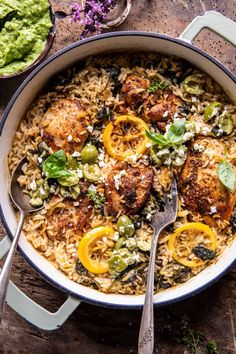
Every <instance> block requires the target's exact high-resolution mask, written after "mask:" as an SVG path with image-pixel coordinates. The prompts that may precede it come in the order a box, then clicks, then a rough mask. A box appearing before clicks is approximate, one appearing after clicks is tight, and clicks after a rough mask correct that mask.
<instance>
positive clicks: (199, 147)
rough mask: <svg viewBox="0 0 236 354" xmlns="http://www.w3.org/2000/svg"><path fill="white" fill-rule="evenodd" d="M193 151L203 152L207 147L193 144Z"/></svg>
mask: <svg viewBox="0 0 236 354" xmlns="http://www.w3.org/2000/svg"><path fill="white" fill-rule="evenodd" d="M193 149H194V151H197V152H202V151H203V150H204V149H205V147H204V146H203V145H200V144H197V143H195V144H193Z"/></svg>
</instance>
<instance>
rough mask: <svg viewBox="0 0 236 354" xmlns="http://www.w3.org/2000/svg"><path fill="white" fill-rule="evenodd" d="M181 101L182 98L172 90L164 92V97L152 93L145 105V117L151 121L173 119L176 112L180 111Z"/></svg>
mask: <svg viewBox="0 0 236 354" xmlns="http://www.w3.org/2000/svg"><path fill="white" fill-rule="evenodd" d="M181 103H182V101H181V99H180V98H178V97H176V96H175V95H174V94H173V93H172V92H170V91H168V92H166V93H164V95H163V97H160V96H158V95H157V94H152V95H150V96H149V98H148V100H147V101H146V102H145V105H144V114H145V117H146V119H147V120H148V121H149V122H163V121H168V120H173V116H174V114H175V113H179V108H178V107H179V106H181Z"/></svg>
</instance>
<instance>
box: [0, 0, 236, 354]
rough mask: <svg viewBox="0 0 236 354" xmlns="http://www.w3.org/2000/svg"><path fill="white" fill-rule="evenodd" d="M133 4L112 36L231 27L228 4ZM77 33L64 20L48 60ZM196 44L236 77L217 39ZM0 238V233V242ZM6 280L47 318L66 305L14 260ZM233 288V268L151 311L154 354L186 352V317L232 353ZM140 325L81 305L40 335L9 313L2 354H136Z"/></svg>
mask: <svg viewBox="0 0 236 354" xmlns="http://www.w3.org/2000/svg"><path fill="white" fill-rule="evenodd" d="M51 2H52V5H53V8H54V9H55V10H59V9H60V10H68V9H69V5H70V4H72V3H73V2H74V1H61V0H52V1H51ZM133 3H134V6H133V8H132V10H131V13H130V16H129V18H128V20H127V21H126V22H125V23H123V24H122V25H121V26H120V27H119V28H117V29H116V30H147V31H148V30H149V31H158V32H160V33H165V34H168V35H171V36H175V37H176V36H178V35H179V34H180V33H181V32H182V31H183V29H184V28H185V27H186V25H187V24H188V23H189V22H190V21H191V20H192V19H193V18H194V17H195V16H196V15H199V14H201V13H202V12H203V11H206V10H216V11H219V12H220V13H222V14H224V15H225V16H228V17H229V18H231V19H232V20H236V2H235V1H234V0H228V1H221V0H217V1H210V0H205V1H203V0H201V1H194V0H193V1H191V0H173V1H171V0H167V1H160V0H133ZM80 30H81V28H79V27H78V25H71V24H69V23H68V20H63V21H62V22H60V23H59V22H58V23H57V35H56V38H55V42H54V45H53V48H52V50H51V52H50V54H52V53H53V52H55V51H57V50H59V49H60V48H62V47H64V46H65V45H68V44H70V43H73V42H75V41H76V40H78V39H79V33H80ZM194 44H195V45H197V46H198V47H200V48H202V49H204V50H206V51H207V52H209V53H210V54H212V55H213V56H215V57H216V58H217V59H219V60H220V61H222V62H223V63H224V64H225V65H226V66H227V67H228V68H229V69H231V70H232V71H233V72H234V73H236V65H235V59H236V49H235V48H233V47H232V46H230V45H229V44H228V43H226V42H225V41H224V40H223V39H221V38H220V37H218V36H217V35H216V34H214V33H211V32H209V31H208V30H204V31H202V33H201V34H200V35H199V36H198V37H197V39H196V40H195V41H194ZM20 82H21V80H19V79H18V80H9V81H8V82H4V83H0V109H1V110H2V109H3V108H4V107H5V106H6V104H7V103H8V101H9V99H10V98H11V96H12V94H13V93H14V91H15V90H16V88H17V87H18V85H19V84H20ZM4 234H5V232H4V229H3V227H1V228H0V238H1V237H3V235H4ZM11 278H12V280H13V281H14V282H15V284H16V285H17V286H19V287H20V288H21V289H22V290H23V291H24V292H25V293H26V294H27V295H29V296H30V297H31V298H32V299H34V300H35V301H37V302H38V303H39V304H41V305H43V306H44V307H45V308H47V309H49V310H51V311H55V310H56V309H57V308H58V307H59V306H60V305H61V304H62V303H63V301H64V300H65V299H66V294H63V293H62V292H60V291H58V290H57V289H55V288H53V287H52V286H51V285H49V284H48V283H46V282H45V281H44V280H42V279H41V278H40V277H39V276H38V275H37V274H36V273H35V271H34V270H32V268H31V267H30V266H29V265H28V264H27V263H26V262H25V261H24V260H23V259H22V257H21V256H20V255H19V254H17V255H16V257H15V261H14V266H13V271H12V276H11ZM235 284H236V268H233V269H232V270H231V271H230V272H229V273H228V274H227V275H225V276H224V277H223V278H222V279H221V280H220V281H219V282H218V283H217V284H215V285H213V286H212V287H211V288H209V289H208V290H206V291H204V292H203V293H201V294H199V295H197V296H195V297H193V298H190V299H188V300H186V301H183V302H181V303H178V304H175V305H171V306H169V307H168V308H161V309H155V321H156V323H155V343H156V344H155V352H157V349H159V351H158V353H160V354H180V353H184V352H185V348H184V346H183V345H182V344H180V343H178V341H177V340H176V338H179V337H181V323H182V321H183V318H185V316H187V317H188V318H189V321H190V322H191V324H192V326H193V327H195V328H198V329H200V330H201V331H202V332H203V333H204V335H205V336H206V337H207V338H208V339H215V340H216V341H217V342H218V343H219V353H221V354H233V353H236V336H235V331H236V300H235V298H236V297H235V295H236V288H235ZM140 319H141V311H138V310H135V311H134V310H132V311H128V310H126V311H123V310H122V311H121V310H111V309H103V308H99V307H95V306H92V305H89V304H85V303H83V304H82V305H81V306H80V307H79V308H78V309H77V310H76V311H75V312H74V313H73V314H72V315H71V317H70V318H69V319H68V320H67V322H66V323H65V324H64V325H63V326H62V328H60V329H59V330H58V331H56V332H43V331H40V330H39V329H37V328H34V327H33V326H31V325H29V324H28V323H27V322H25V321H24V320H23V319H22V318H20V317H19V316H18V315H17V314H16V313H15V312H14V311H12V310H11V309H10V308H9V307H7V308H6V313H5V318H4V321H3V323H2V326H1V327H0V353H1V354H6V353H25V354H38V353H39V354H41V353H45V354H47V353H48V354H50V353H53V354H55V353H65V352H67V353H73V354H74V353H82V354H100V353H103V354H110V353H114V354H121V353H124V354H125V353H127V354H128V353H137V339H138V331H139V324H140ZM185 353H186V352H185ZM202 353H204V351H202Z"/></svg>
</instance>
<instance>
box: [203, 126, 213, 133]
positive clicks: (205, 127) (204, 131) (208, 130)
mask: <svg viewBox="0 0 236 354" xmlns="http://www.w3.org/2000/svg"><path fill="white" fill-rule="evenodd" d="M210 132H211V128H210V127H207V126H204V127H203V128H202V134H203V135H207V134H209V133H210Z"/></svg>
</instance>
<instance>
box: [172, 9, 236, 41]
mask: <svg viewBox="0 0 236 354" xmlns="http://www.w3.org/2000/svg"><path fill="white" fill-rule="evenodd" d="M203 28H209V29H210V30H212V31H213V32H215V33H217V34H219V35H220V36H222V37H223V38H225V39H226V40H227V41H229V42H230V43H232V44H233V45H234V46H236V23H235V22H234V21H232V20H230V19H229V18H227V17H225V16H223V15H221V14H220V13H218V12H216V11H206V12H205V13H204V14H203V15H200V16H197V17H195V19H194V20H193V21H192V22H191V23H190V24H189V25H188V27H187V28H186V29H185V30H184V31H183V33H181V35H180V36H179V38H180V39H183V40H184V41H186V42H190V43H191V42H192V40H193V39H194V38H195V37H196V36H197V35H198V33H199V32H201V30H202V29H203Z"/></svg>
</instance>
